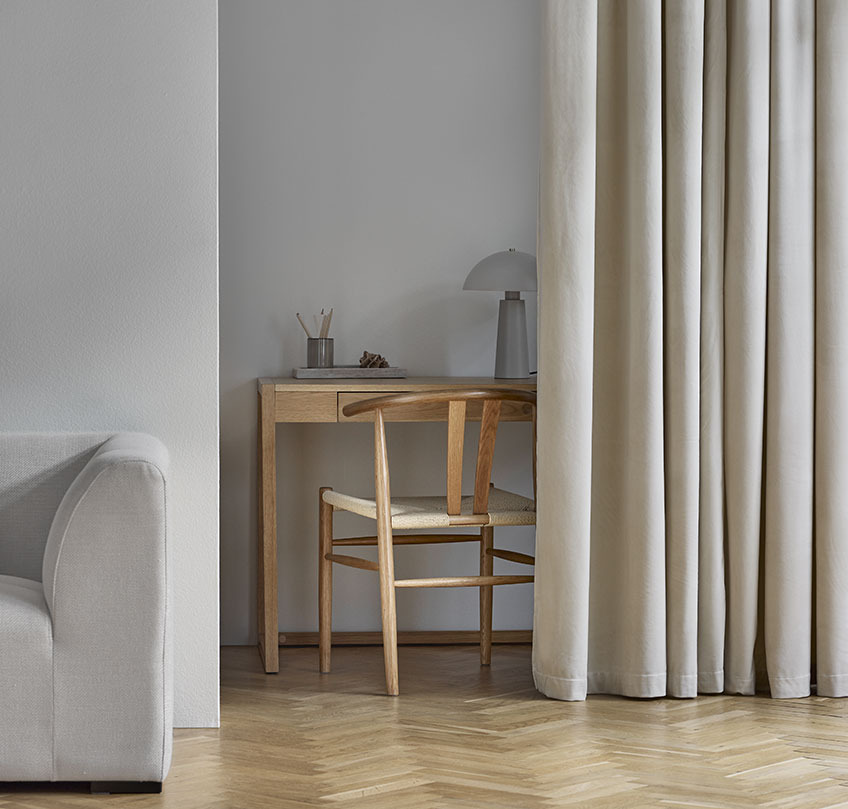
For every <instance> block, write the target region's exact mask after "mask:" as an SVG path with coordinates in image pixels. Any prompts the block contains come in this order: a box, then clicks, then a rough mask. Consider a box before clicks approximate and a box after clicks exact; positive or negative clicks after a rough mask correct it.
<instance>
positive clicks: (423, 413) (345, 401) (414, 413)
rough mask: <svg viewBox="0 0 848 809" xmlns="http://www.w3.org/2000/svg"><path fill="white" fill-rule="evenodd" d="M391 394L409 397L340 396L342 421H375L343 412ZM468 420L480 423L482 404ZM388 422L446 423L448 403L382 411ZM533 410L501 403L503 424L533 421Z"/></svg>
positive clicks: (472, 409)
mask: <svg viewBox="0 0 848 809" xmlns="http://www.w3.org/2000/svg"><path fill="white" fill-rule="evenodd" d="M392 393H409V391H385V392H382V393H352V392H351V393H339V411H338V413H339V415H338V418H339V421H373V420H374V414H373V413H361V414H360V415H358V416H350V417H349V416H345V415H344V414H343V413H342V410H343V409H344V407H345V406H346V405H349V404H352V403H353V402H361V401H362V400H363V399H376V398H378V397H380V396H391V395H392ZM466 413H467V419H468V420H469V421H480V418H481V416H482V413H483V403H482V402H469V403H468V408H467V411H466ZM383 417H384V418H385V420H386V421H447V420H448V405H447V402H441V403H436V404H423V405H408V406H405V407H392V408H389V409H388V410H384V411H383ZM532 420H533V408H532V407H531V406H530V405H528V404H523V403H522V402H502V403H501V421H532Z"/></svg>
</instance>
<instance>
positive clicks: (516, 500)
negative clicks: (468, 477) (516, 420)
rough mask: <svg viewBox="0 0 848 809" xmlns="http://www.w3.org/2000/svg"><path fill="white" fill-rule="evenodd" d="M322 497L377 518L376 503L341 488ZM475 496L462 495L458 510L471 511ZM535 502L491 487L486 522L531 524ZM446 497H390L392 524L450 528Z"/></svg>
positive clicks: (338, 505) (407, 526)
mask: <svg viewBox="0 0 848 809" xmlns="http://www.w3.org/2000/svg"><path fill="white" fill-rule="evenodd" d="M324 501H325V502H326V503H329V504H330V505H332V506H333V508H334V509H342V510H343V511H351V512H353V513H354V514H360V515H362V516H363V517H370V518H371V519H372V520H376V519H377V503H376V501H375V500H369V499H367V498H363V497H353V496H352V495H349V494H342V493H341V492H335V491H326V492H324ZM473 503H474V497H473V496H471V495H469V496H468V497H463V498H462V505H461V509H460V513H461V514H462V515H463V516H470V515H471V514H472V513H473ZM535 522H536V506H535V503H534V502H533V501H532V500H531V499H530V498H528V497H523V496H522V495H520V494H514V493H513V492H508V491H504V490H503V489H495V488H492V489H491V490H490V491H489V521H488V523H486V524H487V525H533V524H534V523H535ZM450 525H451V518H450V517H449V516H448V509H447V498H445V497H393V498H392V528H397V529H404V528H449V527H450Z"/></svg>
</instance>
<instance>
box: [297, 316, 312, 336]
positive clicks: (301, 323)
mask: <svg viewBox="0 0 848 809" xmlns="http://www.w3.org/2000/svg"><path fill="white" fill-rule="evenodd" d="M295 314H296V315H297V319H298V320H299V321H300V325H301V326H303V330H304V331H305V332H306V336H307V337H308V338H309V339H310V340H311V339H312V335H311V334H310V333H309V329H307V328H306V324H305V323H304V322H303V318H302V317H301V316H300V312H295Z"/></svg>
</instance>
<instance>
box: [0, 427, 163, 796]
mask: <svg viewBox="0 0 848 809" xmlns="http://www.w3.org/2000/svg"><path fill="white" fill-rule="evenodd" d="M166 469H167V452H166V450H165V448H164V446H163V445H162V444H161V443H160V442H159V441H157V440H156V439H155V438H152V437H150V436H147V435H141V434H134V433H120V434H117V435H112V436H109V435H99V434H91V433H87V434H56V435H50V434H8V433H7V434H0V781H90V782H92V791H93V792H110V791H115V792H119V791H154V792H157V791H159V790H160V789H161V782H162V781H163V780H164V778H165V776H166V774H167V772H168V768H169V766H170V760H171V739H172V727H173V720H172V714H173V710H172V691H173V678H172V669H173V666H172V662H171V632H170V626H169V618H168V613H169V605H168V582H167V578H168V565H167V547H166V542H167V524H166Z"/></svg>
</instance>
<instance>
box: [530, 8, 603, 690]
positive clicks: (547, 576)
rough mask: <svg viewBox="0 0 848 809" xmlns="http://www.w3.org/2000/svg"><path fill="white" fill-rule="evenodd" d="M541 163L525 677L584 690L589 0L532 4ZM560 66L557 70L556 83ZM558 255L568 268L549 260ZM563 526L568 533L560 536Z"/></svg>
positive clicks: (592, 18) (588, 492)
mask: <svg viewBox="0 0 848 809" xmlns="http://www.w3.org/2000/svg"><path fill="white" fill-rule="evenodd" d="M542 17H543V29H542V30H543V45H542V51H543V54H544V57H543V58H544V60H545V62H544V65H543V70H542V97H543V99H544V101H543V103H542V108H543V116H544V118H543V121H542V132H543V135H542V139H541V145H540V152H541V154H542V155H543V157H542V161H543V165H546V166H549V167H550V170H546V171H542V172H541V173H540V181H539V201H540V205H539V243H540V249H539V253H538V261H539V266H540V268H541V272H540V274H539V307H540V309H539V343H540V345H548V346H575V347H576V348H575V350H574V351H568V352H561V353H560V360H559V361H558V362H556V363H555V369H554V371H553V372H552V373H551V374H550V375H548V376H547V378H546V379H544V381H540V383H539V390H540V394H539V395H540V397H542V398H543V399H547V401H548V402H549V403H550V406H549V407H540V408H539V413H538V424H537V428H538V432H539V434H540V435H544V436H547V438H546V439H545V440H544V441H541V442H539V448H538V453H539V456H538V464H539V468H542V466H544V469H545V473H544V474H543V475H540V476H539V479H538V489H537V496H538V499H539V501H540V502H541V501H547V502H550V503H559V504H561V506H562V507H561V508H558V509H548V510H546V511H544V512H540V513H539V514H538V515H537V535H538V540H537V553H540V554H542V556H543V557H544V558H546V559H547V560H548V564H547V565H539V566H538V568H537V569H536V574H535V575H536V582H537V584H538V586H539V587H541V588H542V590H543V591H544V592H545V593H546V594H547V596H546V597H545V598H543V599H536V600H535V606H534V627H535V629H536V632H537V633H540V636H541V637H544V638H545V639H546V642H545V643H542V644H534V646H533V669H534V671H535V672H536V675H535V676H536V683H537V684H538V686H539V688H540V689H541V690H542V691H544V692H545V693H546V694H549V695H551V696H553V697H557V698H559V699H584V698H585V697H586V690H587V689H586V671H587V665H588V654H589V649H588V644H589V586H588V582H589V544H590V543H589V534H590V526H591V499H592V362H593V360H592V357H593V340H594V337H593V335H594V288H595V279H594V275H595V273H594V265H595V238H594V233H595V126H596V104H595V96H596V90H597V30H598V19H597V12H596V9H595V7H594V6H593V4H591V3H582V2H574V3H570V4H560V3H551V4H548V5H547V6H546V7H544V9H543V15H542ZM560 76H568V77H569V80H568V86H563V84H562V82H561V81H560V80H559V77H560ZM563 266H567V267H568V268H569V271H568V272H561V271H560V269H561V268H562V267H563ZM564 535H565V536H568V537H569V541H568V542H563V541H561V538H562V537H563V536H564Z"/></svg>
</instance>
